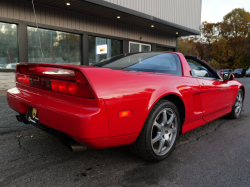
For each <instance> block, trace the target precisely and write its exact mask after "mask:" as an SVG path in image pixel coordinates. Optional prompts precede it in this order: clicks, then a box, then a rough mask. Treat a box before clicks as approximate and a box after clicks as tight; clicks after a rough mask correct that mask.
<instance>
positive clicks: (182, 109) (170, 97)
mask: <svg viewBox="0 0 250 187" xmlns="http://www.w3.org/2000/svg"><path fill="white" fill-rule="evenodd" d="M160 100H168V101H171V102H172V103H174V104H175V106H176V107H177V109H178V112H179V114H180V123H181V129H180V134H182V125H183V124H184V122H185V117H186V109H185V105H184V102H183V100H182V99H181V97H180V96H178V95H176V94H168V95H165V96H163V97H161V98H159V99H158V100H157V102H158V101H160ZM157 102H155V104H156V103H157ZM155 104H154V105H155Z"/></svg>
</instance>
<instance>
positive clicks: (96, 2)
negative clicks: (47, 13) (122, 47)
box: [29, 0, 200, 36]
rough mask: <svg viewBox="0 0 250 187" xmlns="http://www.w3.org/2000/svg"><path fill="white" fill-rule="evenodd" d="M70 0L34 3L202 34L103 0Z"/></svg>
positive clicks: (185, 33) (170, 31)
mask: <svg viewBox="0 0 250 187" xmlns="http://www.w3.org/2000/svg"><path fill="white" fill-rule="evenodd" d="M29 1H31V0H29ZM68 1H69V2H70V6H67V5H66V3H67V1H66V0H63V1H62V0H53V1H51V0H34V3H35V4H36V3H37V4H43V5H47V6H52V7H56V8H60V9H65V10H69V11H72V12H77V13H82V14H85V15H90V16H95V17H99V18H102V19H107V20H111V21H114V22H118V23H122V24H126V25H132V26H136V27H140V28H144V29H149V30H153V31H158V32H162V33H166V34H170V35H176V32H178V35H176V36H189V35H200V31H197V30H193V29H190V28H187V27H184V26H181V25H178V24H175V23H172V22H169V21H165V20H162V19H159V18H156V17H154V16H150V15H147V14H144V13H141V12H137V11H135V10H132V9H129V8H126V7H122V6H119V5H116V4H113V3H109V2H106V1H103V0H68ZM117 16H120V19H117ZM151 25H154V27H151Z"/></svg>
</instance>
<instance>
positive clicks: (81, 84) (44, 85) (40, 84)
mask: <svg viewBox="0 0 250 187" xmlns="http://www.w3.org/2000/svg"><path fill="white" fill-rule="evenodd" d="M42 69H43V70H42ZM38 70H39V71H38ZM44 70H46V71H44ZM20 72H22V73H24V72H25V73H32V74H35V73H37V74H38V76H36V75H24V74H20V73H18V72H17V73H16V81H17V82H19V83H22V84H26V85H30V86H33V87H37V88H41V89H46V90H51V91H54V92H59V93H63V94H68V95H74V96H78V97H84V98H89V99H92V98H94V95H93V93H92V90H91V88H90V85H89V84H88V82H87V81H86V79H85V77H84V76H83V75H82V73H81V72H79V71H77V70H76V71H75V70H67V69H60V68H50V67H34V68H28V67H22V66H21V67H20ZM45 72H46V73H45ZM48 72H49V73H48ZM47 73H48V74H47ZM57 73H58V74H57ZM64 73H65V74H64ZM50 75H55V77H54V76H53V77H51V76H50ZM58 75H59V76H60V77H56V76H58ZM65 75H66V77H65ZM58 78H60V79H58Z"/></svg>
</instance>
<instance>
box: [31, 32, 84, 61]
mask: <svg viewBox="0 0 250 187" xmlns="http://www.w3.org/2000/svg"><path fill="white" fill-rule="evenodd" d="M39 33H40V41H41V46H42V51H43V62H44V63H53V64H77V65H80V64H81V61H82V58H81V56H82V55H81V54H82V50H81V35H79V34H72V33H66V32H61V31H53V30H47V29H39ZM28 60H29V62H35V63H36V62H42V56H41V49H40V43H39V37H38V32H37V28H34V27H28Z"/></svg>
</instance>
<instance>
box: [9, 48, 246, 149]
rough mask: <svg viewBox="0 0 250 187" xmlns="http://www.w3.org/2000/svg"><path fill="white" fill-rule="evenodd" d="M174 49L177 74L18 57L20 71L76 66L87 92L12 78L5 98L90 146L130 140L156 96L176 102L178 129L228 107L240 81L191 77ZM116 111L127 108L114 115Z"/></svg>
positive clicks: (200, 122)
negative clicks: (81, 93) (68, 91)
mask: <svg viewBox="0 0 250 187" xmlns="http://www.w3.org/2000/svg"><path fill="white" fill-rule="evenodd" d="M174 54H177V55H178V56H179V58H180V61H181V65H182V71H183V72H182V74H183V75H182V76H176V75H170V74H163V73H150V72H135V71H124V70H112V69H108V68H101V67H89V66H77V65H51V64H34V63H22V64H19V65H18V66H17V70H16V74H21V73H20V72H19V68H20V67H36V66H37V67H51V68H61V69H70V70H73V71H77V72H81V73H82V75H84V77H85V79H86V80H87V82H88V84H89V86H90V88H91V91H92V94H93V98H83V97H79V96H73V95H69V94H63V93H58V92H54V91H51V90H46V89H41V88H38V87H34V86H31V85H28V84H24V83H20V82H18V81H17V83H16V88H13V89H10V90H8V93H7V98H8V104H9V106H10V107H11V108H13V109H14V110H16V111H17V112H18V113H20V114H26V113H27V109H28V107H29V106H31V107H34V108H36V109H37V110H38V114H39V123H41V124H43V125H45V126H48V127H50V128H52V129H56V130H58V131H61V132H63V133H66V134H68V135H69V136H70V137H72V138H73V139H75V140H76V141H77V142H79V143H81V144H83V145H86V146H87V147H90V148H108V147H115V146H122V145H128V144H131V143H133V142H134V141H135V140H136V138H137V136H138V135H139V133H140V132H141V129H142V127H143V125H144V123H145V120H146V119H147V116H148V114H149V112H150V110H151V109H152V107H153V106H154V105H155V104H156V103H157V102H158V101H159V100H160V99H162V98H167V99H169V98H170V99H171V98H173V99H175V100H176V101H178V102H179V106H181V107H182V109H181V111H180V115H181V125H182V129H181V133H186V132H188V131H190V130H192V129H194V128H197V127H199V126H201V125H203V124H205V123H208V122H210V121H212V120H214V119H216V118H219V117H221V116H223V115H225V114H228V113H230V112H231V110H232V106H233V104H234V101H235V99H236V95H237V92H238V90H239V89H243V91H244V86H243V85H242V84H241V83H240V82H238V81H236V80H232V81H223V80H206V79H199V78H195V77H192V76H191V74H190V71H191V69H190V67H189V65H188V63H187V60H186V59H185V57H184V56H183V55H182V54H181V53H174ZM24 74H25V73H24ZM31 75H32V73H31ZM37 76H38V77H39V76H40V75H37ZM45 76H49V75H45ZM122 111H132V113H131V114H130V116H127V117H119V115H118V114H119V112H122Z"/></svg>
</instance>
